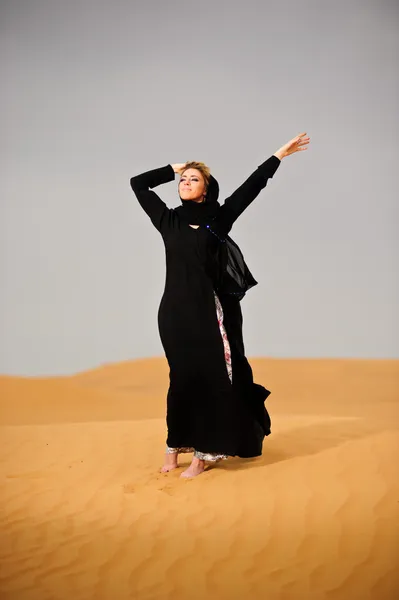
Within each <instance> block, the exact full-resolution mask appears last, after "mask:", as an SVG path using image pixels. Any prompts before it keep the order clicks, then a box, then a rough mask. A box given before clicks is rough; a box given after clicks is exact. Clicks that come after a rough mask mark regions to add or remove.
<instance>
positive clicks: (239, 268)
mask: <svg viewBox="0 0 399 600" xmlns="http://www.w3.org/2000/svg"><path fill="white" fill-rule="evenodd" d="M179 197H180V196H179ZM218 198H219V184H218V182H217V181H216V179H215V178H214V177H213V176H212V175H210V179H209V183H208V188H207V191H206V198H205V201H204V202H194V201H193V200H182V199H181V197H180V200H181V202H182V205H181V206H179V207H178V208H176V209H175V212H176V213H177V214H178V215H179V219H180V220H181V221H182V222H183V223H186V224H188V225H205V226H206V227H207V229H208V231H209V234H210V235H213V236H214V237H215V238H216V239H217V250H216V253H215V254H213V256H212V257H209V263H210V264H211V263H212V264H213V267H211V268H210V272H212V273H213V274H214V277H212V278H213V280H214V287H215V289H216V291H217V292H218V293H220V294H227V295H229V296H234V297H236V298H237V299H238V300H241V299H242V298H243V297H244V296H245V293H246V292H247V291H248V290H249V289H250V288H251V287H253V286H254V285H257V281H256V280H255V279H254V277H253V275H252V274H251V272H250V270H249V269H248V267H247V265H246V263H245V260H244V256H243V254H242V252H241V250H240V248H239V246H238V245H237V244H236V243H235V242H234V241H233V240H232V239H231V237H230V236H228V235H227V234H222V233H221V232H220V230H218V228H217V227H214V221H215V219H216V217H217V214H218V211H219V209H220V204H219V202H218Z"/></svg>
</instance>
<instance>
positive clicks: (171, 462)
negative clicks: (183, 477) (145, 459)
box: [160, 452, 179, 473]
mask: <svg viewBox="0 0 399 600" xmlns="http://www.w3.org/2000/svg"><path fill="white" fill-rule="evenodd" d="M178 456H179V455H178V453H177V452H173V453H168V452H167V453H166V454H165V463H164V465H163V467H161V469H160V472H161V473H169V471H173V469H176V468H177V467H178V466H179V465H178V464H177V457H178Z"/></svg>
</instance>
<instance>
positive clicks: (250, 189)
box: [222, 133, 310, 230]
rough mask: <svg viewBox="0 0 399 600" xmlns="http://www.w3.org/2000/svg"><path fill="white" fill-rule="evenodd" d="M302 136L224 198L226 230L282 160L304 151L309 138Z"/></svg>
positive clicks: (223, 212) (272, 157) (259, 190)
mask: <svg viewBox="0 0 399 600" xmlns="http://www.w3.org/2000/svg"><path fill="white" fill-rule="evenodd" d="M304 136H306V133H301V134H300V135H298V136H296V137H295V138H293V139H292V140H290V141H289V142H287V143H286V144H284V146H282V147H281V148H279V150H277V152H275V153H274V154H272V156H270V158H268V159H267V160H266V161H265V162H264V163H262V164H261V165H259V167H258V168H257V169H256V171H254V172H253V173H252V174H251V175H250V176H249V177H248V179H246V180H245V181H244V183H243V184H242V185H240V187H239V188H237V189H236V190H235V192H233V194H231V196H229V197H228V198H226V200H225V202H224V205H223V207H222V209H223V210H222V214H223V225H224V228H225V229H226V230H230V228H231V226H232V224H233V223H234V221H235V220H236V219H237V218H238V217H239V216H240V215H241V213H243V212H244V210H245V209H246V208H247V207H248V206H249V205H250V204H251V202H252V201H253V200H255V198H256V197H257V196H258V195H259V193H260V192H261V190H262V189H263V188H264V187H266V184H267V181H268V179H271V178H272V177H273V175H274V173H275V172H276V171H277V169H278V167H279V166H280V163H281V161H282V159H283V158H285V157H286V156H289V155H290V154H293V153H294V152H299V151H301V150H306V148H304V147H303V146H305V145H307V144H308V143H309V139H310V138H305V137H304Z"/></svg>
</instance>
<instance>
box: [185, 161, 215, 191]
mask: <svg viewBox="0 0 399 600" xmlns="http://www.w3.org/2000/svg"><path fill="white" fill-rule="evenodd" d="M187 169H197V171H199V172H200V173H201V175H202V177H203V178H204V181H205V188H206V189H208V185H209V181H210V178H211V170H210V168H209V167H208V166H207V165H206V164H205V163H203V162H197V161H195V160H189V161H187V162H186V164H185V167H184V171H187ZM184 171H182V173H181V174H182V175H183V173H184Z"/></svg>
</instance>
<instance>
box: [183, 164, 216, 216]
mask: <svg viewBox="0 0 399 600" xmlns="http://www.w3.org/2000/svg"><path fill="white" fill-rule="evenodd" d="M179 198H180V200H181V203H182V205H181V206H179V207H178V208H176V209H175V212H176V213H177V214H178V215H179V219H180V220H181V221H182V222H183V223H188V224H189V225H207V224H208V223H210V222H211V221H212V220H213V219H214V218H215V217H216V215H217V213H218V210H219V208H220V204H219V202H218V198H219V184H218V182H217V181H216V179H215V178H214V177H213V176H212V175H211V176H210V179H209V183H208V189H207V191H206V198H205V201H204V202H194V201H193V200H182V199H181V197H180V194H179Z"/></svg>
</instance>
